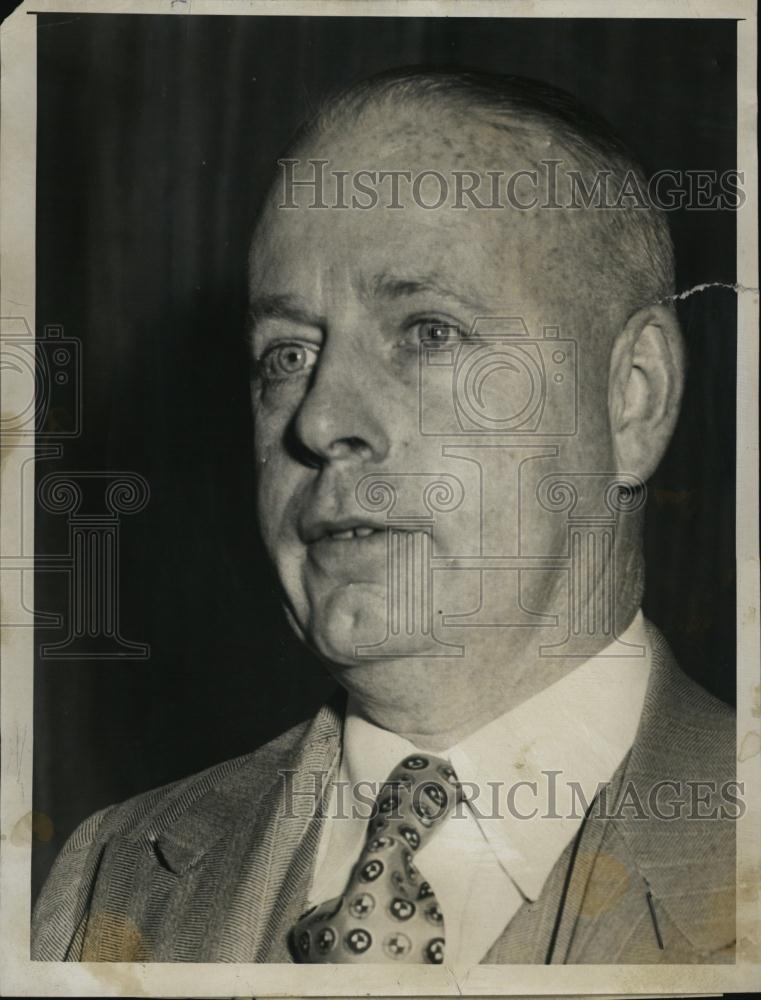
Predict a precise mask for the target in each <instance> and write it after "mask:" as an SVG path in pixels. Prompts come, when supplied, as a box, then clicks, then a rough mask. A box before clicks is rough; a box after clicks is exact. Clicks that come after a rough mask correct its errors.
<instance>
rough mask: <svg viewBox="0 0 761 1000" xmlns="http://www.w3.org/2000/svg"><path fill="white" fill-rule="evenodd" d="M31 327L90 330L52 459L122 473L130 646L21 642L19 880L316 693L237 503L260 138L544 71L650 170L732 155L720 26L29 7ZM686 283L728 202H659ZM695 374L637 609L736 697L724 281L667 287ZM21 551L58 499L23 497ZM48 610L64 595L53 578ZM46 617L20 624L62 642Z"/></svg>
mask: <svg viewBox="0 0 761 1000" xmlns="http://www.w3.org/2000/svg"><path fill="white" fill-rule="evenodd" d="M38 24H39V31H38V60H39V79H38V174H37V220H38V221H37V313H36V315H37V324H38V334H40V333H41V332H42V330H43V328H44V326H45V325H46V324H52V323H56V324H62V325H63V327H64V329H65V333H66V334H67V335H68V336H72V337H78V338H80V339H81V341H82V344H83V378H82V388H83V393H84V421H83V434H82V436H81V437H80V438H79V439H77V440H75V441H72V442H69V443H67V444H66V446H65V451H64V457H63V458H62V459H61V460H55V461H50V460H48V461H40V462H39V463H38V469H37V475H38V478H40V477H42V476H43V475H44V474H45V473H47V472H49V471H55V470H59V471H70V470H77V469H80V470H115V471H119V470H132V471H135V472H138V473H140V474H141V475H143V476H144V477H145V478H146V479H147V480H148V482H149V483H150V489H151V499H150V503H149V505H148V506H147V508H146V509H145V510H144V511H143V512H142V513H139V514H136V515H133V516H131V517H124V518H123V521H122V529H121V531H122V534H121V558H122V565H121V574H120V578H121V601H120V605H121V630H122V634H123V635H124V637H125V638H127V639H131V640H136V641H142V642H148V643H150V647H151V655H150V658H149V659H148V660H145V661H137V662H116V661H107V660H106V661H89V662H88V661H76V660H74V661H59V662H56V661H42V660H40V661H38V664H37V667H36V673H35V730H34V732H35V757H34V760H35V809H36V810H37V811H38V813H44V814H45V815H46V816H47V817H49V818H50V820H51V821H52V825H51V824H49V823H47V822H45V821H43V822H39V823H38V824H36V827H35V829H36V830H37V834H38V836H37V839H36V843H35V853H34V889H35V891H36V890H37V889H38V888H39V884H40V880H41V878H42V877H44V875H45V874H46V872H47V870H48V868H49V866H50V864H51V863H52V860H53V858H54V856H55V854H56V853H57V851H58V850H59V849H60V847H61V846H62V844H63V841H64V840H65V838H66V837H67V836H68V834H69V833H70V832H71V830H72V829H73V827H74V826H75V825H76V824H77V823H78V822H79V821H81V820H82V819H84V818H85V816H87V815H88V814H89V813H90V812H92V811H93V810H95V809H97V808H100V807H102V806H104V805H107V804H109V803H111V802H114V801H118V800H120V799H123V798H125V797H127V796H130V795H133V794H135V793H137V792H139V791H143V790H146V789H148V788H150V787H154V786H156V785H160V784H162V783H165V782H168V781H170V780H173V779H175V778H178V777H181V776H183V775H186V774H189V773H191V772H193V771H196V770H199V769H202V768H204V767H207V766H209V765H211V764H213V763H215V762H217V761H220V760H223V759H225V758H228V757H232V756H236V755H238V754H242V753H245V752H247V751H249V750H251V749H253V748H255V747H256V746H257V745H259V744H260V743H263V742H265V741H266V740H268V739H270V738H271V737H273V736H274V735H276V734H277V733H279V732H281V731H282V730H283V729H285V728H286V727H288V726H289V725H290V724H292V723H293V722H295V721H297V720H298V719H299V718H302V717H305V716H306V715H308V714H309V713H311V712H312V711H313V709H314V707H315V706H316V705H317V704H318V702H319V701H320V700H322V698H323V697H324V695H325V693H326V691H327V690H329V682H328V681H327V679H326V676H325V674H324V673H323V671H322V668H321V667H320V666H319V665H318V664H317V663H316V662H315V661H314V660H312V659H311V658H310V656H309V654H308V653H306V652H305V651H304V650H303V649H302V648H301V647H300V646H299V645H298V643H297V642H296V640H295V639H294V638H293V637H292V636H291V635H290V633H289V631H288V629H287V627H286V626H285V624H284V623H283V621H282V618H281V615H280V611H279V605H278V600H277V591H276V588H275V585H274V583H273V580H272V577H271V576H270V573H269V570H268V569H267V566H266V564H265V561H264V558H263V555H262V551H261V549H260V546H259V543H258V540H257V537H256V528H255V524H254V513H253V509H254V507H253V496H254V483H253V463H252V460H251V433H252V431H251V417H250V413H249V406H248V385H247V357H246V352H245V349H244V344H243V329H244V312H245V258H246V244H247V239H248V234H249V231H250V227H251V223H252V220H253V218H254V215H255V212H256V207H257V202H258V200H259V199H260V198H261V197H262V195H263V189H264V186H265V185H266V183H267V181H268V179H269V177H270V173H271V170H272V166H273V163H274V160H275V158H276V157H277V155H278V154H279V153H280V152H281V151H282V149H283V147H284V146H285V145H286V143H287V141H288V139H289V137H290V136H291V134H292V133H293V131H294V129H295V128H296V126H297V125H298V123H299V122H300V121H301V120H302V119H303V118H304V117H305V116H306V115H307V114H308V113H309V112H310V110H311V109H312V108H313V107H314V105H315V104H316V102H317V101H318V100H319V99H320V98H321V97H322V96H323V95H324V94H325V93H326V92H327V91H328V90H330V89H332V88H333V87H335V86H336V85H344V84H346V83H348V82H350V81H352V80H354V79H358V78H361V77H363V76H365V75H368V74H370V73H372V72H375V71H377V70H381V69H383V68H386V67H390V66H394V65H406V64H410V63H428V64H431V65H434V66H442V65H449V66H469V67H476V68H482V69H487V70H492V71H502V72H510V73H517V74H521V75H525V76H532V77H536V78H539V79H543V80H547V81H549V82H551V83H554V84H556V85H559V86H561V87H564V88H566V89H567V90H570V91H571V92H572V93H574V94H576V95H577V96H578V97H579V98H581V100H582V101H584V102H586V103H588V104H589V105H590V106H591V107H592V108H594V109H595V110H597V111H598V112H600V113H602V114H603V115H604V116H605V117H607V118H608V120H609V121H610V122H611V123H612V124H613V125H614V127H616V128H617V129H618V130H619V131H620V132H621V133H622V134H623V136H624V137H625V138H626V139H627V140H628V142H629V144H630V146H631V147H632V149H633V150H634V151H635V153H636V154H637V155H638V156H639V157H640V159H641V160H642V161H643V162H644V165H645V168H646V170H647V171H648V172H652V171H654V170H657V169H661V168H671V169H715V170H719V171H721V170H724V169H731V168H734V167H736V156H735V24H734V22H731V21H729V22H728V21H706V20H704V21H700V22H697V21H696V22H689V21H684V20H680V21H663V20H659V21H633V20H596V21H583V20H575V21H568V20H562V21H561V20H541V21H540V20H507V19H504V20H503V19H499V20H497V19H483V20H482V19H456V18H447V19H444V18H437V19H419V18H320V17H313V18H292V17H256V18H254V17H252V18H238V17H183V16H179V17H172V16H133V15H129V16H126V15H122V16H119V15H71V14H69V15H60V14H59V15H45V16H40V17H39V19H38ZM671 222H672V225H673V233H674V239H675V242H676V250H677V259H678V262H679V274H678V282H679V288H680V289H686V288H689V287H691V286H693V285H695V284H698V283H702V282H727V283H730V284H731V283H733V282H734V281H735V217H734V215H733V213H731V212H716V211H711V212H687V211H681V212H677V213H673V214H672V216H671ZM679 311H680V315H681V319H682V322H683V327H684V332H685V337H686V342H687V347H688V351H689V360H690V373H689V380H688V387H687V393H686V399H685V402H684V409H683V415H682V418H681V421H680V424H679V427H678V430H677V433H676V437H675V440H674V443H673V445H672V447H671V448H670V450H669V453H668V455H667V456H666V458H665V460H664V462H663V463H662V465H661V467H660V469H659V470H658V472H657V473H656V475H655V477H654V479H653V481H652V483H651V488H650V491H649V500H648V503H649V511H648V519H647V538H646V549H647V552H646V554H647V565H648V583H647V594H646V599H645V612H646V614H647V615H648V616H649V617H650V618H651V619H652V620H654V621H655V622H656V623H657V624H658V625H660V626H661V627H662V628H663V630H664V631H665V633H666V635H667V636H668V638H669V639H670V641H671V643H672V645H673V647H674V649H675V652H676V654H677V656H678V658H679V659H680V661H681V663H682V665H683V666H684V668H685V669H686V670H687V671H688V672H689V673H691V674H692V675H693V676H694V677H696V678H697V679H698V680H699V681H700V682H702V683H703V684H704V685H705V686H707V687H708V688H709V689H710V690H711V691H713V692H714V693H717V694H718V695H720V696H721V697H723V698H725V699H726V700H730V701H731V700H732V698H733V695H734V666H735V663H734V661H735V634H734V622H735V603H734V602H735V598H734V588H735V564H734V504H735V495H734V455H735V431H734V428H735V423H734V421H735V298H734V294H733V292H731V291H727V290H722V289H717V290H711V291H707V292H702V293H698V294H696V295H693V296H691V297H690V298H688V299H687V300H685V301H684V302H683V303H681V304H680V306H679ZM36 527H37V530H36V539H37V542H36V544H37V551H38V553H41V554H44V553H56V552H61V551H63V550H64V549H65V547H66V544H67V542H66V517H65V516H58V517H55V516H51V515H49V514H45V513H42V512H39V511H38V514H37V525H36ZM36 593H37V607H38V609H39V610H42V611H45V610H50V611H59V612H60V611H62V610H63V609H64V608H65V607H66V600H67V597H66V591H65V588H64V586H63V583H62V575H61V574H54V573H47V572H40V573H38V574H37V580H36ZM64 635H65V633H64V632H63V631H56V630H45V631H44V632H43V631H42V630H39V631H38V633H37V641H38V643H40V642H51V641H56V640H58V639H62V638H64Z"/></svg>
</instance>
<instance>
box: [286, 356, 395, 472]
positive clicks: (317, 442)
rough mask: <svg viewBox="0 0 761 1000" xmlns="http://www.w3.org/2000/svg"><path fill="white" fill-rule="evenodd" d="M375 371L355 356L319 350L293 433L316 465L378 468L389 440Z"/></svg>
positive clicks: (367, 360) (373, 367) (381, 393)
mask: <svg viewBox="0 0 761 1000" xmlns="http://www.w3.org/2000/svg"><path fill="white" fill-rule="evenodd" d="M376 373H377V369H376V368H375V365H374V364H373V363H371V362H370V360H369V359H368V358H367V357H363V356H362V355H361V354H360V353H359V352H355V351H351V350H346V349H341V348H340V347H339V345H337V344H331V343H330V342H328V343H326V344H325V345H324V346H323V350H322V353H321V355H320V359H319V361H318V363H317V368H316V370H315V373H314V376H313V378H312V382H311V384H310V386H309V389H308V390H307V393H306V395H305V396H304V398H303V400H302V402H301V405H300V407H299V409H298V411H297V413H296V416H295V419H294V423H293V431H294V433H295V435H296V438H297V440H298V442H299V444H300V445H301V446H302V447H304V448H306V449H307V451H308V452H309V453H310V455H311V456H312V457H313V459H316V461H317V463H318V464H320V465H324V464H327V463H330V462H342V461H348V460H354V461H359V462H365V461H370V462H381V461H383V459H384V458H385V457H386V455H387V454H388V451H389V445H390V439H389V435H388V431H387V424H386V421H385V420H384V418H383V397H384V393H383V390H382V387H381V385H380V384H379V382H378V381H377V374H376Z"/></svg>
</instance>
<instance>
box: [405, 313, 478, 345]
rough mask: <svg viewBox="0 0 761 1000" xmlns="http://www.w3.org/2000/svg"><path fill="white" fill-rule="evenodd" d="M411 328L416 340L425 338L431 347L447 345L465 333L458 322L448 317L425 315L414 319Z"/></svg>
mask: <svg viewBox="0 0 761 1000" xmlns="http://www.w3.org/2000/svg"><path fill="white" fill-rule="evenodd" d="M412 329H413V331H414V332H415V334H416V336H417V338H418V340H425V341H426V343H427V344H428V345H429V346H431V347H438V346H441V347H449V346H451V345H452V344H454V343H456V342H457V341H459V340H462V339H463V338H464V337H465V336H466V335H467V334H466V333H465V330H464V328H463V327H462V326H460V324H459V323H457V322H455V321H454V320H449V319H433V318H428V317H426V318H425V319H419V320H416V321H415V322H414V323H413V324H412Z"/></svg>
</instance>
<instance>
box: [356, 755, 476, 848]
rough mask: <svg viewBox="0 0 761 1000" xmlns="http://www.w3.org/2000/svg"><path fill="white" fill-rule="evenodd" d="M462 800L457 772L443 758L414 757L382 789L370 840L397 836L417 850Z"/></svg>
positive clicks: (408, 759) (430, 756)
mask: <svg viewBox="0 0 761 1000" xmlns="http://www.w3.org/2000/svg"><path fill="white" fill-rule="evenodd" d="M461 799H462V788H461V786H460V783H459V781H458V780H457V775H456V774H455V771H454V768H453V767H452V766H451V764H450V763H449V762H448V761H446V760H445V759H444V758H443V757H436V756H434V755H432V754H422V753H419V754H410V756H408V757H405V758H404V760H403V761H402V762H401V763H400V764H397V766H396V767H395V768H394V770H393V771H392V772H391V774H390V775H389V776H388V778H387V779H386V781H385V782H384V783H383V784H382V785H381V788H380V791H379V792H378V796H377V798H376V801H375V811H374V813H373V818H372V820H371V823H370V829H369V836H370V837H371V838H376V837H377V836H378V835H379V834H381V835H382V836H384V837H387V836H392V835H394V834H397V835H399V836H401V837H402V838H403V839H404V840H405V841H406V842H407V845H408V846H409V847H410V848H412V850H413V851H414V850H417V848H418V847H419V846H420V844H421V843H422V841H423V840H424V839H425V838H426V836H427V835H428V834H429V833H430V831H431V830H432V829H433V828H434V827H435V826H436V825H437V824H439V823H440V822H441V821H442V820H443V819H444V818H445V817H446V816H448V815H449V814H450V813H451V811H452V809H453V808H454V806H455V805H456V804H457V803H458V802H459V801H461Z"/></svg>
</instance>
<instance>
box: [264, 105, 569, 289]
mask: <svg viewBox="0 0 761 1000" xmlns="http://www.w3.org/2000/svg"><path fill="white" fill-rule="evenodd" d="M536 141H537V137H536V136H528V135H527V134H526V133H525V130H524V131H521V130H516V134H515V135H514V136H511V137H505V135H504V134H502V133H501V132H500V131H499V130H497V129H495V128H493V127H492V126H490V125H488V124H486V123H484V122H479V121H475V120H472V121H469V120H468V119H466V118H465V117H464V116H462V115H456V116H455V115H449V116H447V115H446V114H445V115H444V116H443V118H442V116H441V115H439V116H435V115H432V113H431V110H430V109H429V110H428V111H426V112H423V110H422V109H417V108H411V109H409V108H408V109H405V110H403V111H400V112H399V113H394V114H393V116H389V115H386V116H385V117H384V116H383V115H381V114H380V113H379V112H378V113H373V114H370V115H367V116H365V117H363V118H362V119H361V120H360V121H358V122H355V123H354V124H353V125H352V126H351V127H344V128H343V129H342V130H341V129H337V128H334V129H333V130H332V131H328V132H325V133H322V134H320V135H318V136H316V137H315V138H313V139H312V140H310V142H309V144H308V145H306V146H305V147H304V148H303V149H301V150H299V151H298V152H296V153H295V154H294V155H293V157H292V158H291V160H292V161H295V162H290V163H288V164H286V165H281V169H280V174H279V176H278V177H277V179H276V181H275V183H274V184H273V187H272V189H271V192H270V196H269V198H268V201H267V204H266V206H265V210H264V212H263V214H262V217H261V219H260V221H259V224H258V225H257V228H256V231H255V234H254V239H253V242H252V254H251V276H250V277H251V284H252V291H253V292H255V293H261V292H262V291H267V292H273V291H274V292H276V291H283V292H286V291H292V290H294V289H293V287H292V286H294V285H296V286H298V290H299V291H300V292H303V293H304V294H307V295H308V294H310V293H312V292H314V293H317V292H319V293H320V294H323V295H325V294H326V290H327V289H329V288H331V287H334V288H336V289H338V287H339V286H341V285H344V286H345V285H347V284H351V285H352V287H353V288H355V289H366V288H367V287H368V286H370V287H371V286H372V285H373V283H374V282H376V281H377V280H378V277H379V276H382V275H387V274H393V275H394V276H395V277H396V278H398V279H400V280H405V279H407V280H409V281H414V280H416V276H417V275H420V274H424V275H428V276H434V277H435V276H438V277H439V278H440V279H441V281H442V282H443V283H445V284H446V285H447V286H448V287H454V288H457V287H460V288H461V289H462V292H463V294H464V295H466V294H471V293H475V294H476V297H480V298H481V299H482V300H483V299H484V298H486V299H487V300H488V301H490V302H492V301H494V300H495V299H501V300H505V299H506V300H507V301H508V302H510V301H511V300H513V299H518V300H525V299H530V300H537V299H547V298H553V299H554V298H557V297H558V296H560V297H561V298H563V297H564V295H563V293H564V290H567V289H569V288H571V287H573V286H576V285H577V284H578V275H577V274H574V273H573V272H574V270H575V269H576V265H575V261H576V259H577V258H576V257H575V256H574V254H573V253H571V254H569V253H568V252H567V251H568V249H569V244H570V243H571V242H572V235H569V228H570V227H569V222H570V220H569V219H567V218H563V217H562V215H564V214H567V213H558V212H547V211H541V210H536V211H522V210H520V209H517V208H515V207H511V206H509V205H507V204H505V203H504V199H500V198H499V196H498V195H497V198H498V202H499V207H497V208H488V207H480V206H481V205H484V206H486V205H488V204H489V203H490V202H491V203H493V202H494V197H495V195H494V184H495V176H496V178H497V179H496V183H500V178H501V183H502V184H503V185H504V183H505V180H504V178H505V177H506V176H509V175H510V174H511V173H514V172H515V171H518V170H529V169H532V168H533V167H534V166H535V164H536V161H537V159H538V158H539V156H540V155H552V152H553V150H552V148H548V147H547V143H548V142H551V140H549V139H548V138H547V137H544V143H545V147H544V149H543V150H542V152H541V154H540V153H539V152H537V150H536V148H535V146H536ZM316 178H319V183H320V185H321V187H320V188H319V190H318V189H316V188H315V186H314V183H313V182H314V181H315V179H316ZM298 181H307V182H309V183H307V184H299V183H296V182H298ZM474 187H475V188H476V195H475V198H471V197H469V196H468V195H467V194H465V193H463V191H464V190H469V189H473V188H474ZM458 192H459V193H458ZM438 201H442V203H441V204H440V205H437V202H438ZM474 202H477V203H480V204H476V203H474ZM368 204H370V207H368ZM286 205H287V206H290V207H285V206H286ZM319 205H322V206H325V207H318V206H319ZM433 206H436V207H433ZM281 286H283V287H281ZM285 286H288V287H285ZM506 304H507V303H506Z"/></svg>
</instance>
